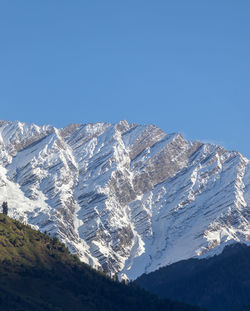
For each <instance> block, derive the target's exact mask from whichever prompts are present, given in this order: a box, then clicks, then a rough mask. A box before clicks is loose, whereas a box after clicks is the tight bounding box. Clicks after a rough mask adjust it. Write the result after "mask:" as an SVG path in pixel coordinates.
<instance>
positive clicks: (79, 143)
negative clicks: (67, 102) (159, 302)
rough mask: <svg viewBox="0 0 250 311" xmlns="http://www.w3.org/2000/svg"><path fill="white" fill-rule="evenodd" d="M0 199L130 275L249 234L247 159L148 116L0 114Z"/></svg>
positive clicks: (87, 257)
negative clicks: (145, 119)
mask: <svg viewBox="0 0 250 311" xmlns="http://www.w3.org/2000/svg"><path fill="white" fill-rule="evenodd" d="M0 200H1V201H5V200H6V201H8V205H9V214H10V216H12V217H15V218H17V219H20V220H22V221H25V222H27V223H29V224H31V225H34V226H36V227H37V228H39V229H40V230H41V231H47V232H48V233H51V234H52V235H54V234H56V235H58V236H59V238H60V239H61V240H62V241H64V242H65V243H66V244H67V245H68V247H69V248H70V250H71V251H72V252H74V253H77V254H78V255H79V256H80V258H81V259H82V260H83V261H85V262H87V263H89V264H91V265H92V266H94V267H96V268H98V267H102V268H103V269H105V270H108V271H109V272H111V273H114V272H119V274H120V275H121V276H122V275H123V276H124V277H125V276H127V277H128V278H129V279H134V278H136V277H138V276H139V275H141V274H142V273H144V272H151V271H154V270H155V269H157V268H159V267H161V266H165V265H167V264H170V263H173V262H176V261H179V260H181V259H186V258H190V257H194V256H209V255H210V254H212V253H214V252H219V251H221V250H222V248H223V247H224V245H225V244H228V243H231V242H232V241H241V242H247V241H248V240H250V210H249V207H250V164H249V160H247V159H246V158H245V157H243V156H242V155H241V154H240V153H238V152H234V151H233V152H231V151H226V150H225V149H224V148H223V147H221V146H217V145H212V144H208V143H202V142H198V141H193V142H190V141H187V140H185V139H184V138H183V136H182V135H181V134H169V135H168V134H165V133H164V132H163V131H162V130H161V129H159V128H157V127H156V126H154V125H137V124H129V123H128V122H126V121H121V122H120V123H118V124H109V123H96V124H86V125H82V124H71V125H69V126H67V127H65V128H63V129H57V128H55V127H53V126H49V125H48V126H37V125H34V124H31V125H29V124H25V123H21V122H5V121H0Z"/></svg>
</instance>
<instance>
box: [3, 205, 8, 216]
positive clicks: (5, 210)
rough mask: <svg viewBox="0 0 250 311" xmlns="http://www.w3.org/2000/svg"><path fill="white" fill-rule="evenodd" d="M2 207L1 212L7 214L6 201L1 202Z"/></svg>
mask: <svg viewBox="0 0 250 311" xmlns="http://www.w3.org/2000/svg"><path fill="white" fill-rule="evenodd" d="M2 208H3V214H4V215H8V203H7V202H3V204H2Z"/></svg>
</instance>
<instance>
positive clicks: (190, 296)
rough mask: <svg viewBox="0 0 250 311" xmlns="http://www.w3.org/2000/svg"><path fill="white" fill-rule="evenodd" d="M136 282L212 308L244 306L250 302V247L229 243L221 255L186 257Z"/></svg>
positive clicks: (232, 309) (216, 310)
mask: <svg viewBox="0 0 250 311" xmlns="http://www.w3.org/2000/svg"><path fill="white" fill-rule="evenodd" d="M134 283H135V284H137V285H139V286H140V287H141V288H144V289H145V290H148V291H149V292H151V293H154V294H156V295H158V296H159V297H161V298H168V299H173V300H176V301H181V302H185V303H192V304H195V305H199V306H200V307H202V308H206V309H208V310H211V311H225V310H227V311H236V310H241V309H242V308H243V306H246V305H250V247H249V246H246V245H244V244H233V245H230V246H226V247H225V248H224V250H223V252H222V253H221V254H220V255H216V256H213V257H211V258H208V259H188V260H183V261H180V262H177V263H175V264H172V265H170V266H167V267H164V268H161V269H159V270H157V271H155V272H152V273H150V274H147V275H145V274H144V275H142V276H141V277H139V278H138V279H137V280H136V281H135V282H134ZM242 310H245V311H247V310H249V311H250V307H244V309H242Z"/></svg>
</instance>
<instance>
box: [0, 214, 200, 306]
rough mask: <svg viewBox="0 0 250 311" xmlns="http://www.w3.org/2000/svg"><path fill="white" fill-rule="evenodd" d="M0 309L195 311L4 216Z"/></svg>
mask: <svg viewBox="0 0 250 311" xmlns="http://www.w3.org/2000/svg"><path fill="white" fill-rule="evenodd" d="M0 309H1V310H2V311H13V310H15V311H21V310H22V311H24V310H25V311H31V310H32V311H33V310H37V311H68V310H72V311H80V310H81V311H97V310H98V311H102V310H103V311H109V310H114V311H115V310H117V311H118V310H119V311H122V310H124V311H125V310H148V311H151V310H152V311H153V310H155V311H158V310H162V311H163V310H165V311H195V310H197V311H198V310H200V309H199V308H196V307H191V306H188V305H184V304H181V303H175V302H171V301H169V300H158V299H157V298H156V297H154V296H152V295H150V294H148V293H146V292H144V291H142V290H140V289H138V288H136V287H134V286H127V285H124V284H120V283H118V282H114V281H112V280H111V279H110V278H108V277H106V276H104V275H103V274H101V273H97V272H96V271H94V270H93V269H92V268H90V267H89V266H87V265H86V264H83V263H81V262H80V261H79V259H78V258H77V257H76V256H73V255H71V254H70V253H69V251H68V250H67V249H66V247H65V246H64V245H63V244H61V243H60V242H59V241H58V239H57V238H53V239H52V238H50V237H49V236H48V235H45V234H42V233H41V232H38V231H35V230H33V229H31V228H30V227H27V226H25V225H23V224H21V223H20V222H18V221H14V220H12V219H10V218H9V217H7V216H5V215H3V214H0Z"/></svg>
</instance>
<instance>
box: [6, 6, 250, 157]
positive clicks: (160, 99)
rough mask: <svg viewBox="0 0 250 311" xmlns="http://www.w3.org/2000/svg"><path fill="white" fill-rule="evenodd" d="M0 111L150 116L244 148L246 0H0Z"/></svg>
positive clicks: (249, 105)
mask: <svg viewBox="0 0 250 311" xmlns="http://www.w3.org/2000/svg"><path fill="white" fill-rule="evenodd" d="M0 119H4V120H21V121H26V122H34V123H37V124H44V123H50V124H53V125H55V126H57V127H63V126H65V125H67V124H68V123H71V122H77V123H79V122H80V123H88V122H98V121H105V122H106V121H109V122H117V121H119V120H121V119H127V120H128V121H130V122H138V123H154V124H156V125H157V126H159V127H161V128H162V129H163V130H164V131H166V132H167V133H169V132H182V133H184V135H185V137H186V138H188V139H200V140H204V141H211V142H216V143H220V144H222V145H224V146H225V147H226V148H228V149H234V150H239V151H240V152H242V153H243V154H244V155H246V156H247V157H248V158H250V1H249V0H234V1H232V0H224V1H223V0H197V1H194V0H188V1H187V0H182V1H181V0H171V1H168V0H157V1H153V0H151V1H148V0H126V1H122V0H113V1H111V0H105V1H104V0H99V1H96V0H73V1H72V0H71V1H70V0H68V1H65V0H42V1H35V0H22V1H20V0H11V1H10V0H1V2H0Z"/></svg>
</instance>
